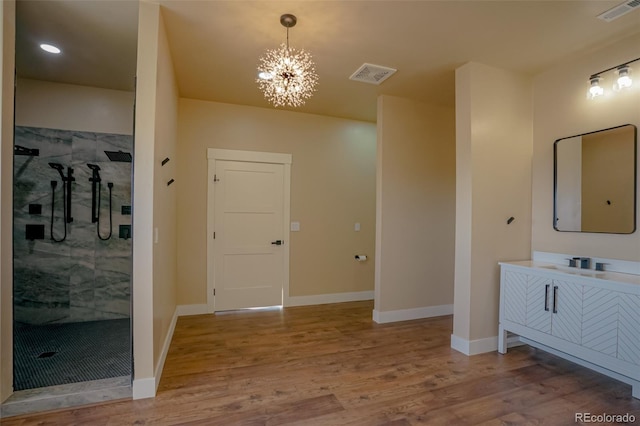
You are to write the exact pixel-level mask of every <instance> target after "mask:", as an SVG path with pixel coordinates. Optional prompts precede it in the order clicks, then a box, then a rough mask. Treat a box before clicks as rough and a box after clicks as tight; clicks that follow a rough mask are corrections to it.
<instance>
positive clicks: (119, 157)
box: [104, 151, 131, 163]
mask: <svg viewBox="0 0 640 426" xmlns="http://www.w3.org/2000/svg"><path fill="white" fill-rule="evenodd" d="M104 153H105V154H107V157H109V160H111V161H115V162H118V163H130V162H131V154H130V153H128V152H123V151H105V152H104Z"/></svg>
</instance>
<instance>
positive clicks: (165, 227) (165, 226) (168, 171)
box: [153, 15, 180, 380]
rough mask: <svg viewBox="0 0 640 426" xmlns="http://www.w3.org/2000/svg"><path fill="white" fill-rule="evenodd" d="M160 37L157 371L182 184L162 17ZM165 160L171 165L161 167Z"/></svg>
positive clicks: (172, 289)
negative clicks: (178, 173)
mask: <svg viewBox="0 0 640 426" xmlns="http://www.w3.org/2000/svg"><path fill="white" fill-rule="evenodd" d="M158 37H159V38H158V73H157V84H156V87H157V91H156V117H155V149H154V176H153V226H154V228H155V229H157V233H158V241H157V242H156V243H155V244H154V246H153V247H154V252H153V349H154V368H157V367H158V361H159V357H160V354H161V352H162V346H163V344H164V342H165V339H166V336H167V333H168V332H169V326H170V324H171V320H172V319H173V314H174V312H175V310H176V257H177V253H176V225H177V224H176V191H178V190H179V189H180V183H179V182H177V183H174V184H173V185H171V186H167V182H168V181H169V180H170V179H171V178H175V177H176V176H175V172H176V163H177V158H176V150H177V149H176V143H177V130H178V86H177V84H176V79H175V74H174V70H173V62H172V60H171V52H170V51H169V43H168V41H167V36H166V33H165V27H164V21H163V19H162V15H161V16H160V28H159V35H158ZM164 158H170V160H171V161H169V162H168V163H167V164H166V165H165V166H161V162H162V160H163V159H164ZM156 380H159V377H156Z"/></svg>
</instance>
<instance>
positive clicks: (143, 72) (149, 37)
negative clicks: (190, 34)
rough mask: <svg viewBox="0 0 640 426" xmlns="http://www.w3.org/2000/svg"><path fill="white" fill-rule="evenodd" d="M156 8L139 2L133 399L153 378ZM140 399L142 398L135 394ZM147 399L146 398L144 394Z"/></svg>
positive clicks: (157, 24) (134, 168) (135, 146)
mask: <svg viewBox="0 0 640 426" xmlns="http://www.w3.org/2000/svg"><path fill="white" fill-rule="evenodd" d="M159 25H160V7H159V6H158V5H157V4H152V3H147V2H144V1H141V2H140V10H139V15H138V64H137V72H136V75H137V82H138V83H137V86H136V115H135V123H136V131H135V136H134V144H133V147H134V161H133V211H132V213H133V232H132V240H133V278H132V297H133V360H134V382H133V394H134V395H133V396H134V398H135V397H137V396H138V391H137V383H136V381H140V382H138V383H144V382H141V381H142V380H144V379H152V378H153V375H154V361H155V357H154V347H155V345H154V338H155V333H154V319H153V304H154V300H153V278H154V276H153V273H154V269H153V254H154V250H153V249H154V247H153V225H154V224H153V218H154V214H153V207H154V200H153V197H154V193H155V191H154V190H153V188H154V184H155V181H154V165H155V143H154V141H155V130H156V122H155V121H156V80H157V73H158V69H157V65H158V38H159ZM140 393H143V392H140ZM145 394H146V393H145Z"/></svg>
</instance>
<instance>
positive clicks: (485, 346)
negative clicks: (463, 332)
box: [451, 334, 498, 356]
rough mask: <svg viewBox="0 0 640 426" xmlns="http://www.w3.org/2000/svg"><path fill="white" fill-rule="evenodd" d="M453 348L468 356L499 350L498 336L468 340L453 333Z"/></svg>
mask: <svg viewBox="0 0 640 426" xmlns="http://www.w3.org/2000/svg"><path fill="white" fill-rule="evenodd" d="M451 348H453V349H455V350H456V351H458V352H462V353H463V354H465V355H467V356H471V355H477V354H483V353H485V352H494V351H497V350H498V336H492V337H486V338H484V339H477V340H466V339H463V338H462V337H458V336H456V335H454V334H452V335H451Z"/></svg>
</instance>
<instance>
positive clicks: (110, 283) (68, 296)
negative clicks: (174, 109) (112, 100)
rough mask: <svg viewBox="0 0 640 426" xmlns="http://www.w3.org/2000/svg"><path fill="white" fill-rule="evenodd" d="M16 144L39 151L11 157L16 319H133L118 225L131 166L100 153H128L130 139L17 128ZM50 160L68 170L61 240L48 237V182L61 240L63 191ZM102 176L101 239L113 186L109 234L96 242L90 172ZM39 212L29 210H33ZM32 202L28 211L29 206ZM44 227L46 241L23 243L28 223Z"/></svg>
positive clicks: (127, 261) (127, 242) (127, 252)
mask: <svg viewBox="0 0 640 426" xmlns="http://www.w3.org/2000/svg"><path fill="white" fill-rule="evenodd" d="M15 144H16V145H20V146H22V147H26V148H32V149H33V148H35V149H39V150H40V154H39V156H26V155H15V156H14V195H13V204H14V212H13V214H14V220H13V232H14V234H13V235H14V237H13V238H14V245H13V247H14V284H13V288H14V319H15V321H18V322H23V323H28V324H52V323H66V322H84V321H95V320H104V319H116V318H128V317H129V316H130V294H131V293H130V282H131V253H132V251H131V248H132V247H131V238H128V239H124V238H119V236H118V235H119V225H121V224H122V225H130V224H131V215H130V214H124V215H123V214H122V206H131V164H132V163H124V162H112V161H109V158H108V157H107V155H106V154H105V152H104V151H124V152H127V153H133V137H132V136H131V135H116V134H107V133H92V132H75V131H68V130H55V129H43V128H34V127H18V126H16V130H15ZM49 163H60V164H62V165H63V166H64V172H65V175H66V170H67V167H71V168H73V172H74V173H73V175H74V177H75V179H76V180H75V182H73V183H72V201H71V202H72V207H71V217H72V218H73V221H72V222H71V223H68V224H67V237H66V240H65V241H63V242H60V243H56V242H54V241H52V240H51V237H50V226H51V222H52V221H51V213H52V209H51V205H52V188H51V181H53V180H55V181H57V182H58V183H57V187H56V188H55V202H54V211H53V214H54V219H53V235H54V237H55V238H56V239H60V238H62V237H63V235H64V220H63V203H64V199H63V191H62V186H63V184H62V181H61V179H60V175H59V174H58V172H57V171H56V170H55V169H53V168H51V167H50V166H49ZM87 163H89V164H97V165H98V166H99V167H100V177H101V178H102V188H101V191H100V195H101V208H100V222H99V225H100V226H99V228H100V235H101V236H102V237H103V238H104V237H106V236H107V235H108V234H109V191H108V187H107V183H108V182H113V189H112V210H111V211H112V220H113V226H112V236H111V238H110V239H109V240H106V241H102V240H100V239H99V238H98V234H97V226H96V225H97V224H95V223H91V198H92V197H91V182H90V181H89V178H90V177H91V170H90V169H89V168H88V167H87ZM38 204H39V205H40V206H41V212H40V213H39V214H38V213H33V205H36V209H37V205H38ZM30 205H32V213H30V212H29V210H30V209H29V206H30ZM27 224H34V225H44V230H45V232H44V239H36V240H27V239H26V225H27Z"/></svg>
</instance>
